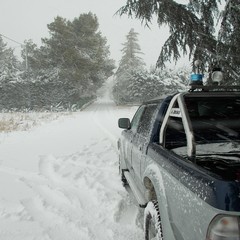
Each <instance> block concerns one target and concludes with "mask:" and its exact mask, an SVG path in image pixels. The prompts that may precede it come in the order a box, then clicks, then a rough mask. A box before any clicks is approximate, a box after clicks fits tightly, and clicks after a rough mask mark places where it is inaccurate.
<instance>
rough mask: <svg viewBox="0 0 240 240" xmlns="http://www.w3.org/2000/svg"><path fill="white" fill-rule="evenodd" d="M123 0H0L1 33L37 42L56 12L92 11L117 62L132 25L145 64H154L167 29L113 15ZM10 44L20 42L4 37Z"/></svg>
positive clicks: (68, 14)
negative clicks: (136, 33)
mask: <svg viewBox="0 0 240 240" xmlns="http://www.w3.org/2000/svg"><path fill="white" fill-rule="evenodd" d="M125 2H126V0H0V34H3V35H5V36H7V37H9V38H12V39H14V40H16V41H17V42H24V40H27V39H32V40H33V42H34V43H36V44H37V45H38V46H40V45H41V38H43V37H48V36H49V35H48V28H47V24H49V23H51V22H53V21H54V18H55V17H56V16H61V17H64V18H66V19H68V20H73V19H74V18H75V17H78V16H79V15H80V14H81V13H88V12H89V11H91V12H92V13H94V14H96V15H97V17H98V21H99V25H100V26H99V30H100V31H101V32H102V34H103V36H105V37H106V38H107V40H108V45H109V46H110V51H111V57H112V58H113V59H114V60H116V63H117V64H118V63H119V60H120V59H121V49H122V43H124V42H125V41H126V35H127V33H128V32H129V30H130V29H131V28H134V29H135V31H136V32H138V33H139V38H138V39H139V44H140V46H141V49H142V52H143V53H144V56H143V58H144V60H145V62H146V63H147V65H148V66H150V65H155V63H156V61H157V58H158V55H159V53H160V49H161V47H162V44H163V42H164V41H165V40H166V38H167V36H168V31H167V30H166V29H161V30H160V29H159V27H158V26H157V23H156V22H154V23H153V24H152V26H151V29H148V28H146V27H144V26H143V25H141V22H140V21H139V20H135V19H134V20H132V19H129V18H128V17H127V16H124V17H120V16H116V15H114V14H115V12H116V11H117V10H118V9H119V8H120V7H121V6H123V5H124V4H125ZM3 40H4V41H5V42H7V43H8V44H9V46H11V47H15V48H16V52H17V50H19V49H20V46H19V45H18V44H16V43H13V42H11V41H9V40H7V39H5V38H3Z"/></svg>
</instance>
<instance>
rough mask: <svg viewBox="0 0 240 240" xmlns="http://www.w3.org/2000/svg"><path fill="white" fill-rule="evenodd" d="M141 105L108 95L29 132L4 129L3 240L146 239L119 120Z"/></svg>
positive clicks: (0, 146)
mask: <svg viewBox="0 0 240 240" xmlns="http://www.w3.org/2000/svg"><path fill="white" fill-rule="evenodd" d="M135 110H136V107H116V106H115V105H114V104H113V102H111V101H110V100H109V98H108V97H107V96H105V97H101V98H100V99H99V100H98V101H97V102H95V103H94V104H92V105H91V106H89V107H88V108H86V109H85V110H84V111H81V112H77V113H72V114H67V115H66V114H65V115H63V116H61V117H58V118H57V119H54V120H53V121H51V122H48V123H45V124H42V125H41V126H35V127H34V128H32V129H31V130H28V131H16V132H10V133H5V134H3V133H1V134H0V189H1V191H0V239H4V240H8V239H9V240H10V239H11V240H20V239H21V240H23V239H24V240H33V239H34V240H40V239H41V240H50V239H51V240H68V239H69V240H74V239H76V240H79V239H81V240H91V239H99V240H105V239H106V240H107V239H109V240H110V239H114V240H117V239H119V240H121V239H122V240H123V239H124V240H125V239H130V240H131V239H143V232H142V226H141V223H140V222H139V220H138V215H139V214H140V212H139V210H138V207H137V206H135V205H134V204H133V203H132V202H131V199H129V197H128V194H127V192H126V191H125V189H124V188H123V187H122V185H121V182H120V180H119V175H118V155H117V139H118V137H119V135H120V132H121V130H120V129H118V127H117V119H118V118H119V117H122V116H126V117H131V116H132V115H133V113H134V112H135Z"/></svg>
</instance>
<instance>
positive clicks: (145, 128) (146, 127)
mask: <svg viewBox="0 0 240 240" xmlns="http://www.w3.org/2000/svg"><path fill="white" fill-rule="evenodd" d="M156 109H157V104H148V105H146V107H145V109H144V111H143V114H142V116H141V118H140V121H139V124H138V128H137V133H139V134H141V135H142V136H144V137H147V136H148V134H149V132H150V129H151V126H152V121H153V119H155V118H154V117H153V116H154V114H156Z"/></svg>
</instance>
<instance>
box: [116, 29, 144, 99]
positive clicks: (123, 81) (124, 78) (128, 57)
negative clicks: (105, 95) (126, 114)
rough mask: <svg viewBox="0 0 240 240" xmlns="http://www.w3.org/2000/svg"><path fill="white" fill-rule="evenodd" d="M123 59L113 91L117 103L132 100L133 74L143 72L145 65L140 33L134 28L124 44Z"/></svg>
mask: <svg viewBox="0 0 240 240" xmlns="http://www.w3.org/2000/svg"><path fill="white" fill-rule="evenodd" d="M121 51H122V58H121V60H120V63H119V66H118V69H117V71H116V74H115V76H116V84H115V86H114V89H113V96H114V99H115V101H116V102H117V103H127V102H130V101H131V100H130V99H131V94H132V93H131V90H130V87H129V85H130V84H131V82H132V77H133V74H135V73H137V72H142V71H144V69H145V63H144V61H143V59H142V58H141V55H142V54H143V53H142V52H141V47H140V45H139V43H138V33H137V32H135V31H134V29H133V28H132V29H131V30H130V31H129V33H128V34H127V36H126V42H125V43H123V48H122V50H121Z"/></svg>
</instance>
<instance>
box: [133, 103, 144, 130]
mask: <svg viewBox="0 0 240 240" xmlns="http://www.w3.org/2000/svg"><path fill="white" fill-rule="evenodd" d="M144 109H145V105H142V106H140V107H139V108H138V110H137V112H136V113H135V115H134V116H133V119H132V121H131V130H132V131H133V132H134V133H135V132H137V128H138V125H139V121H140V118H141V116H142V114H143V111H144Z"/></svg>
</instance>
